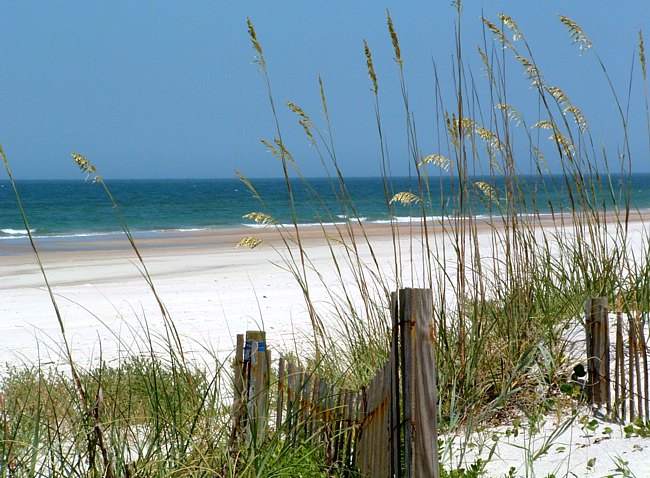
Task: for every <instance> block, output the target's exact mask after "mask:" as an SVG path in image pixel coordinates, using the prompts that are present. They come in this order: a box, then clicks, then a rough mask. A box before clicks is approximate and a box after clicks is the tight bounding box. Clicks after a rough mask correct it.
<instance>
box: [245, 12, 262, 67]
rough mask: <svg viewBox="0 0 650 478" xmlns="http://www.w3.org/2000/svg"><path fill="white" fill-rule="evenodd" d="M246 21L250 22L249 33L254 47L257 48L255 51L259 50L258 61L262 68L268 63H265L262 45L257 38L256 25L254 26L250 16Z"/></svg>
mask: <svg viewBox="0 0 650 478" xmlns="http://www.w3.org/2000/svg"><path fill="white" fill-rule="evenodd" d="M246 23H247V24H248V35H249V36H250V37H251V42H253V48H255V51H256V52H257V55H258V56H257V61H258V63H259V64H260V66H261V67H262V68H264V67H265V66H266V65H265V63H264V54H263V53H262V45H260V42H259V41H258V40H257V34H256V33H255V27H254V26H253V22H251V20H250V18H247V19H246Z"/></svg>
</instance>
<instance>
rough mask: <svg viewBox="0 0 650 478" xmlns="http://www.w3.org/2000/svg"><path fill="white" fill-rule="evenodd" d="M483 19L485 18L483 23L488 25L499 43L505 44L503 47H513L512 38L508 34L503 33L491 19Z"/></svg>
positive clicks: (482, 18)
mask: <svg viewBox="0 0 650 478" xmlns="http://www.w3.org/2000/svg"><path fill="white" fill-rule="evenodd" d="M481 20H483V23H484V24H485V26H487V27H488V30H490V31H491V32H492V33H493V34H494V36H495V37H496V38H497V40H498V41H499V43H501V45H502V46H503V48H504V49H505V48H512V43H510V40H508V39H507V38H506V36H505V35H504V34H503V32H502V31H501V30H500V29H499V27H497V26H496V25H495V24H494V23H492V22H491V21H490V20H488V19H487V18H485V17H481Z"/></svg>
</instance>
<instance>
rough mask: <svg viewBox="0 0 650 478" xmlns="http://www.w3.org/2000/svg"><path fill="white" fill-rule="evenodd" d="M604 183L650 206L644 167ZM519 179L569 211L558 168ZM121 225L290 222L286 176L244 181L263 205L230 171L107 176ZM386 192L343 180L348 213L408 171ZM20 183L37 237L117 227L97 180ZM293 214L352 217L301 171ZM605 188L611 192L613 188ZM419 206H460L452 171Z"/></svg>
mask: <svg viewBox="0 0 650 478" xmlns="http://www.w3.org/2000/svg"><path fill="white" fill-rule="evenodd" d="M476 181H483V182H485V183H488V184H490V185H491V187H492V188H493V191H495V198H496V197H497V196H498V197H499V202H498V204H497V202H496V200H494V201H489V200H487V199H486V196H485V194H484V193H482V192H481V191H480V188H477V187H472V188H470V194H469V201H468V202H466V204H471V208H472V213H473V214H476V215H489V214H494V213H499V207H504V203H505V199H504V198H505V188H506V185H505V183H504V181H503V180H502V179H499V178H476ZM608 181H611V184H612V187H610V185H609V184H608V183H605V184H603V187H602V191H603V192H602V193H601V194H599V195H598V197H596V198H594V202H599V203H601V205H602V204H606V205H607V207H608V208H611V207H612V206H613V205H614V204H615V203H619V204H620V203H622V202H623V201H622V200H621V199H620V197H618V196H620V195H621V194H623V196H625V193H626V192H627V191H629V193H630V194H629V197H630V198H631V203H632V207H635V208H638V209H650V174H634V175H632V176H631V177H629V178H628V177H627V176H626V177H623V178H621V177H618V176H611V177H609V179H608ZM523 182H524V183H525V184H526V185H525V186H524V187H523V188H522V189H521V191H520V193H521V195H522V197H523V198H524V199H525V201H526V202H527V204H528V206H527V209H528V211H520V212H521V213H526V212H530V211H532V210H537V211H539V212H542V213H547V212H551V210H554V211H555V212H561V211H567V210H569V208H570V201H571V199H570V196H569V194H568V190H567V184H566V181H565V179H564V178H563V177H560V176H557V177H556V176H553V177H546V178H544V182H543V183H542V181H541V180H540V178H539V177H537V178H534V177H530V178H525V177H524V178H523ZM106 183H107V185H108V187H109V188H110V190H111V192H112V194H113V195H114V197H115V199H116V201H117V203H118V205H119V207H120V209H121V211H122V213H123V215H124V217H125V218H126V222H127V223H128V225H129V228H130V229H131V230H132V231H135V232H149V233H155V232H158V231H184V230H202V229H219V228H228V227H239V226H251V227H254V226H255V223H254V222H253V221H251V220H248V219H245V218H243V216H244V215H245V214H247V213H249V212H252V211H263V212H266V213H269V214H270V215H272V216H273V217H274V219H275V220H276V221H277V222H278V223H286V224H288V223H291V221H292V215H293V212H292V208H291V206H290V204H291V203H290V201H289V196H288V191H287V187H286V184H285V182H284V180H282V179H257V180H252V183H253V186H254V187H255V189H256V191H257V193H258V194H259V196H260V197H261V198H262V199H263V201H264V204H263V205H262V204H260V200H259V199H258V198H257V197H256V195H255V194H254V193H253V192H251V191H250V190H249V189H248V188H247V186H246V185H245V184H244V183H242V182H241V181H240V180H238V179H197V180H106ZM389 183H390V184H388V188H389V192H388V194H387V193H386V190H385V184H384V180H383V179H381V178H349V179H346V187H347V190H348V193H349V195H350V197H351V198H352V203H353V204H354V210H355V211H356V215H358V216H359V217H361V218H362V220H363V221H366V222H387V221H389V220H391V215H390V214H389V212H388V208H387V204H386V203H387V199H386V198H387V196H388V197H392V195H393V194H394V193H396V192H399V191H413V192H415V193H417V191H418V189H419V188H418V183H417V179H415V178H391V179H390V181H389ZM17 188H18V192H19V194H20V198H21V201H22V204H23V206H24V209H25V213H26V215H27V218H28V221H29V225H30V228H31V229H32V232H33V234H34V235H35V236H37V237H41V236H54V237H73V238H74V237H80V238H81V237H89V236H95V235H102V234H110V233H114V232H119V231H120V230H121V229H120V222H119V220H118V216H117V214H116V211H115V210H114V208H113V206H112V204H111V202H110V201H109V199H108V197H107V196H106V194H105V192H104V190H103V188H102V187H101V185H99V184H92V183H91V182H87V181H83V180H74V181H62V180H52V181H43V180H39V181H30V180H20V181H18V182H17ZM292 189H293V190H292V192H293V195H294V203H295V205H296V208H295V215H296V219H297V221H298V222H299V223H302V224H311V223H319V222H324V223H329V222H338V221H343V220H345V219H346V217H347V216H353V215H354V214H355V213H354V212H352V211H351V210H350V209H349V207H346V206H345V205H342V204H341V203H340V201H339V198H340V193H341V190H340V185H339V184H338V183H332V182H331V181H330V180H328V179H323V178H320V179H309V185H308V186H305V185H304V184H302V183H301V182H300V181H299V180H295V181H293V183H292ZM612 191H613V192H614V194H612ZM426 197H427V199H426V201H425V205H426V214H427V215H428V216H442V215H446V214H451V213H453V212H454V211H455V210H457V209H458V204H457V197H458V185H457V184H456V182H455V181H454V180H453V179H452V178H450V177H443V178H439V177H436V178H429V181H428V188H427V193H426ZM391 212H392V219H393V220H396V221H405V220H408V218H409V217H410V216H421V214H422V210H421V205H417V204H414V205H413V204H412V205H411V206H403V205H399V204H394V205H393V207H392V211H391ZM25 234H26V231H25V226H24V224H23V222H22V219H21V216H20V213H19V208H18V205H17V202H16V197H15V195H14V192H13V188H12V186H11V184H10V183H9V182H8V181H0V241H1V240H12V239H20V238H23V239H24V238H25Z"/></svg>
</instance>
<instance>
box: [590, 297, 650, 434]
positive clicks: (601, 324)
mask: <svg viewBox="0 0 650 478" xmlns="http://www.w3.org/2000/svg"><path fill="white" fill-rule="evenodd" d="M586 316H587V318H586V321H585V325H586V346H587V384H586V385H587V386H586V391H587V398H588V400H589V402H590V403H592V404H594V405H598V406H602V407H605V409H606V411H607V414H608V416H610V417H611V418H612V419H613V420H617V421H621V422H625V421H628V420H629V421H630V422H633V421H634V420H635V419H637V418H638V419H641V420H643V421H648V420H650V393H648V389H649V387H650V382H649V373H648V347H647V340H646V336H645V319H644V317H643V315H641V314H636V315H635V314H629V315H627V316H625V315H624V314H623V313H622V312H617V313H616V339H615V343H614V346H613V347H612V344H611V339H610V318H609V307H608V301H607V298H606V297H596V298H592V299H590V300H588V301H587V305H586ZM612 352H613V355H614V370H613V371H612V363H611V355H612ZM612 372H613V373H612ZM612 392H613V393H612ZM612 396H613V400H612Z"/></svg>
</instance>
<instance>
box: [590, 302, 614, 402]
mask: <svg viewBox="0 0 650 478" xmlns="http://www.w3.org/2000/svg"><path fill="white" fill-rule="evenodd" d="M585 309H586V315H587V318H586V320H585V332H586V333H585V339H586V343H587V398H588V400H589V403H591V404H594V405H598V406H602V405H605V406H606V407H607V412H608V413H609V412H610V411H611V393H610V387H609V381H610V380H609V376H610V375H609V374H610V366H609V365H610V360H609V317H608V312H609V310H608V302H607V297H593V298H591V299H589V300H587V303H586V306H585Z"/></svg>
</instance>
